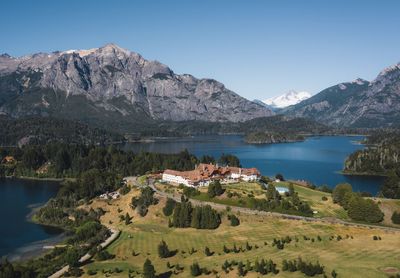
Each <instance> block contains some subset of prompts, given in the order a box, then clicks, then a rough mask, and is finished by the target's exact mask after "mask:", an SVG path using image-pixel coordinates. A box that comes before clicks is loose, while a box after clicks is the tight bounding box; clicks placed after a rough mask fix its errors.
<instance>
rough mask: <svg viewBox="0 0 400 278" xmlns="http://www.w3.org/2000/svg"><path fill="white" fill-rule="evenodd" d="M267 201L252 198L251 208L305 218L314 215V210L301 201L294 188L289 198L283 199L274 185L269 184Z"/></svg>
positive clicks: (290, 191)
mask: <svg viewBox="0 0 400 278" xmlns="http://www.w3.org/2000/svg"><path fill="white" fill-rule="evenodd" d="M265 195H266V199H256V198H250V201H251V203H250V207H251V208H254V209H257V210H263V211H277V212H282V213H287V214H298V215H304V216H310V215H312V209H311V207H310V205H309V204H308V203H307V202H303V201H301V200H300V198H299V196H298V194H297V192H295V191H294V188H293V187H292V188H291V189H290V188H289V193H288V196H287V198H283V197H282V196H281V195H280V194H279V192H278V191H277V190H276V188H275V186H274V185H273V184H269V185H268V187H267V192H266V193H265Z"/></svg>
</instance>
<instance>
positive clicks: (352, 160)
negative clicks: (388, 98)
mask: <svg viewBox="0 0 400 278" xmlns="http://www.w3.org/2000/svg"><path fill="white" fill-rule="evenodd" d="M399 135H400V134H399V132H398V131H397V132H395V131H392V132H390V133H387V132H376V133H375V134H374V135H372V136H370V137H368V138H367V140H366V144H368V145H369V146H368V147H367V148H366V149H364V150H360V151H356V152H355V153H353V154H351V155H350V156H349V157H348V158H347V160H346V162H345V168H344V172H345V173H349V174H368V175H384V176H387V177H386V179H385V182H384V184H383V186H382V189H381V194H382V195H383V196H384V197H387V198H396V199H398V198H400V137H399Z"/></svg>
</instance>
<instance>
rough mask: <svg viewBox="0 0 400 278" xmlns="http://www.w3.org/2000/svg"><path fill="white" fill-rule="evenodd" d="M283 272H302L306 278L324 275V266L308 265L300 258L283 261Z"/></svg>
mask: <svg viewBox="0 0 400 278" xmlns="http://www.w3.org/2000/svg"><path fill="white" fill-rule="evenodd" d="M282 271H289V272H295V271H300V272H302V273H303V274H305V275H306V276H315V275H319V274H324V266H322V265H320V264H319V262H316V263H311V262H308V263H307V262H305V261H303V260H302V259H301V258H298V259H297V260H283V261H282Z"/></svg>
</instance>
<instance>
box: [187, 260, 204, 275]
mask: <svg viewBox="0 0 400 278" xmlns="http://www.w3.org/2000/svg"><path fill="white" fill-rule="evenodd" d="M201 273H202V271H201V268H200V266H199V264H198V263H193V264H192V265H191V266H190V274H192V276H199V275H201Z"/></svg>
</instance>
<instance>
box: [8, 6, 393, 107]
mask: <svg viewBox="0 0 400 278" xmlns="http://www.w3.org/2000/svg"><path fill="white" fill-rule="evenodd" d="M399 12H400V1H395V0H393V1H389V0H376V1H368V0H364V1H361V0H360V1H356V0H353V1H352V0H346V1H345V0H335V1H328V0H292V1H289V0H276V1H272V0H271V1H268V0H264V1H261V0H260V1H256V0H254V1H252V0H247V1H245V0H243V1H236V0H201V1H200V0H199V1H194V0H193V1H191V0H186V1H183V0H182V1H172V0H159V1H151V0H147V1H145V0H143V1H122V0H121V1H118V0H116V1H100V0H90V1H89V0H88V1H84V0H81V1H77V0H74V1H71V0H69V1H63V0H52V1H46V0H41V1H34V0H30V1H29V0H27V1H18V0H12V1H11V0H9V1H7V0H2V1H1V5H0V26H1V28H0V53H4V52H5V53H9V54H10V55H12V56H20V55H24V54H29V53H34V52H49V51H55V50H66V49H86V48H93V47H99V46H102V45H104V44H106V43H108V42H113V43H116V44H118V45H120V46H121V47H124V48H127V49H130V50H132V51H135V52H138V53H140V54H142V55H143V56H144V57H145V58H146V59H151V60H158V61H161V62H162V63H164V64H167V65H168V66H170V67H171V68H172V70H174V71H175V72H176V73H191V74H193V75H195V76H196V77H210V78H214V79H217V80H219V81H221V82H223V83H224V84H225V85H226V87H228V88H229V89H231V90H233V91H235V92H237V93H239V94H241V95H243V96H245V97H247V98H249V99H254V98H259V99H264V98H267V97H270V96H274V95H279V94H280V93H282V92H285V91H287V90H290V89H295V90H306V91H309V92H311V93H316V92H318V91H320V90H321V89H324V88H326V87H328V86H331V85H334V84H336V83H339V82H342V81H351V80H353V79H355V78H357V77H361V78H365V79H373V78H375V76H376V75H377V74H378V72H379V71H380V70H382V69H383V68H384V67H386V66H388V65H391V64H395V63H397V62H399V61H400V47H399V46H400V16H399Z"/></svg>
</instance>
